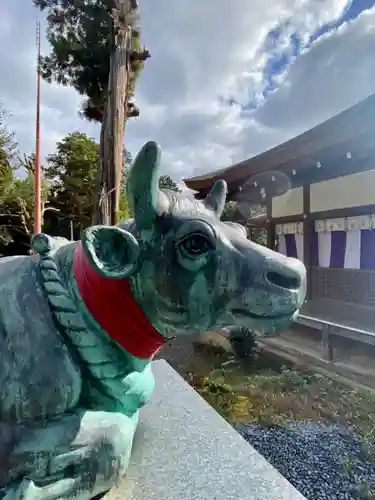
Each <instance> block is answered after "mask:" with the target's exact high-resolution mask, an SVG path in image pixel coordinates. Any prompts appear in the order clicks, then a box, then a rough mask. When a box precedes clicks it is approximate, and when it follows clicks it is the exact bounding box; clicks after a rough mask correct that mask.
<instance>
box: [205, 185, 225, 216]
mask: <svg viewBox="0 0 375 500" xmlns="http://www.w3.org/2000/svg"><path fill="white" fill-rule="evenodd" d="M227 191H228V189H227V183H226V182H225V181H224V180H220V181H216V182H215V184H214V185H213V187H212V189H211V191H210V192H209V193H208V195H207V196H206V198H205V199H204V202H203V203H204V205H205V206H206V208H208V209H209V210H213V211H214V212H215V214H216V215H217V216H218V217H220V216H221V214H222V213H223V210H224V205H225V200H226V198H227Z"/></svg>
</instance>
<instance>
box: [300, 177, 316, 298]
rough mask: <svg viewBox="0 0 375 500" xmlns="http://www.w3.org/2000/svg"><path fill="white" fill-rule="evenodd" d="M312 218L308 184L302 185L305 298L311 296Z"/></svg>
mask: <svg viewBox="0 0 375 500" xmlns="http://www.w3.org/2000/svg"><path fill="white" fill-rule="evenodd" d="M313 224H314V223H313V220H312V218H311V209H310V185H309V184H308V185H307V186H303V260H304V264H305V266H306V269H307V299H308V300H309V299H311V298H312V287H311V264H312V246H313V245H312V242H313V230H314V226H313Z"/></svg>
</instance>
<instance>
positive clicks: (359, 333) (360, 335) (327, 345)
mask: <svg viewBox="0 0 375 500" xmlns="http://www.w3.org/2000/svg"><path fill="white" fill-rule="evenodd" d="M297 322H298V323H299V324H301V325H304V326H308V327H310V328H314V329H316V330H320V331H321V332H322V342H323V347H324V352H325V359H326V360H327V361H333V360H334V352H333V343H332V337H333V336H335V335H336V336H340V337H345V338H348V339H351V340H355V341H357V342H362V343H364V344H370V345H375V332H372V331H369V330H362V329H360V328H354V327H352V326H349V325H343V324H339V323H334V322H332V321H326V320H324V319H320V318H316V317H313V316H307V315H305V314H300V315H299V316H298V319H297Z"/></svg>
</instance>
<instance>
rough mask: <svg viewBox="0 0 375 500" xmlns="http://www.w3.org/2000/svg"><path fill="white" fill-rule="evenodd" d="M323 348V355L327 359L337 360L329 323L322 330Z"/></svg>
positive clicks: (330, 360)
mask: <svg viewBox="0 0 375 500" xmlns="http://www.w3.org/2000/svg"><path fill="white" fill-rule="evenodd" d="M322 348H323V357H324V359H325V360H326V361H329V362H330V363H331V362H332V361H334V360H335V353H334V347H333V339H332V335H330V328H329V326H328V325H325V326H324V327H323V330H322Z"/></svg>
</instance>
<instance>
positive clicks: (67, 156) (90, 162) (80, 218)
mask: <svg viewBox="0 0 375 500" xmlns="http://www.w3.org/2000/svg"><path fill="white" fill-rule="evenodd" d="M47 163H48V168H46V169H45V173H44V175H45V178H46V179H48V180H50V182H51V189H52V191H53V192H54V197H53V199H51V200H50V204H52V205H53V207H55V208H57V209H58V210H59V212H60V213H55V214H52V213H51V214H50V215H49V217H48V218H49V219H52V220H54V219H58V220H59V222H60V226H61V223H62V221H61V219H64V218H65V224H63V226H64V227H65V226H67V225H68V222H69V220H73V221H74V227H75V230H76V231H77V232H78V234H79V231H81V230H83V229H85V228H86V227H88V226H89V225H90V224H91V220H92V217H93V210H94V206H95V200H96V193H97V189H98V188H97V186H98V171H99V168H100V148H99V144H98V143H97V142H96V141H95V140H94V139H91V138H90V137H88V136H87V135H86V134H84V133H81V132H73V133H71V134H69V135H67V136H66V137H65V138H64V139H62V140H61V141H60V142H58V143H57V145H56V153H54V154H52V155H49V156H48V158H47ZM67 219H68V220H67Z"/></svg>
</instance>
